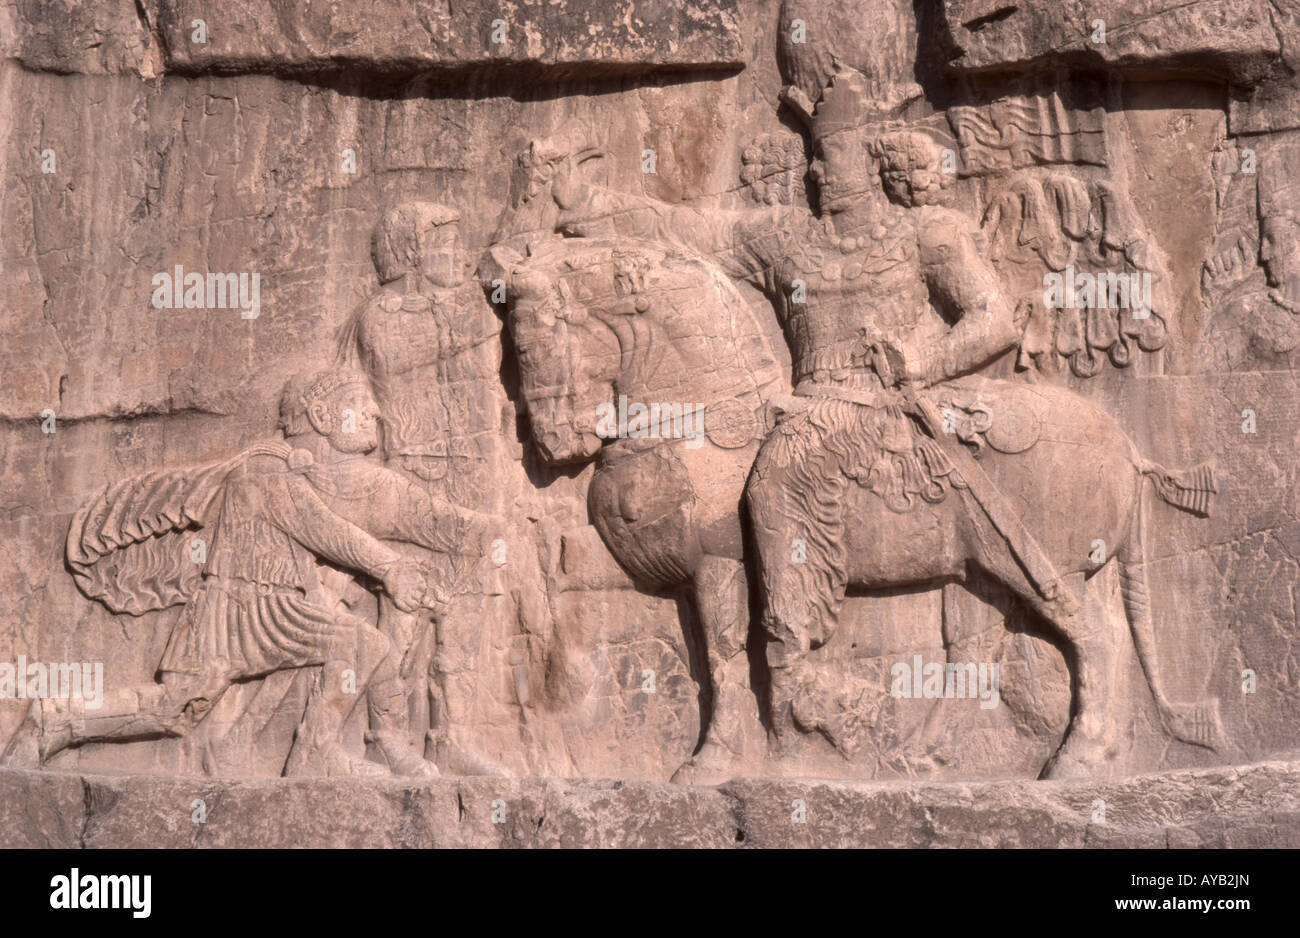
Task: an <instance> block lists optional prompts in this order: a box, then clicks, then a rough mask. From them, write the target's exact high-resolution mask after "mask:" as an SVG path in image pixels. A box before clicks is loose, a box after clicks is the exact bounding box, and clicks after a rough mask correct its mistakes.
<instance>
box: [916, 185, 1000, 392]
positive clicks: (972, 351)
mask: <svg viewBox="0 0 1300 938" xmlns="http://www.w3.org/2000/svg"><path fill="white" fill-rule="evenodd" d="M922 211H923V217H922V220H921V224H920V225H919V227H918V232H917V234H918V241H919V248H920V260H921V269H922V272H923V274H924V276H925V280H926V283H927V284H928V286H929V288H930V298H931V300H932V301H933V302H934V304H935V305H936V306H937V307H938V308H939V309H940V310H941V311H942V312H943V313H944V314H945V315H946V316H947V318H949V319H950V320H953V321H954V323H953V326H952V328H951V329H949V330H948V332H947V333H945V334H944V336H943V337H942V338H941V339H940V340H939V341H938V342H936V343H934V345H933V346H932V347H931V348H928V349H924V350H918V351H919V354H917V355H916V356H915V360H909V361H908V363H907V372H908V375H907V376H908V377H909V378H911V379H913V380H920V381H922V382H924V383H926V384H933V383H935V382H937V381H943V380H945V379H946V378H952V377H955V376H957V375H962V374H966V373H968V372H971V371H974V370H976V369H977V368H979V367H981V366H982V365H985V364H987V363H988V362H990V361H992V360H993V359H994V358H997V357H998V356H999V355H1001V354H1002V353H1003V352H1005V351H1006V350H1007V349H1009V348H1011V347H1012V346H1014V345H1015V344H1016V342H1017V340H1018V338H1019V336H1018V335H1017V333H1016V323H1015V310H1014V308H1013V306H1012V304H1011V302H1010V301H1009V300H1008V298H1007V296H1006V294H1005V292H1004V291H1003V289H1002V284H1001V281H1000V280H999V279H998V275H997V272H996V271H995V270H994V269H993V267H992V266H991V265H990V264H989V263H988V261H986V260H985V259H984V258H983V256H982V255H981V254H980V252H979V248H978V247H977V246H976V243H975V237H974V232H973V231H972V228H971V223H970V222H969V220H968V219H967V218H966V217H965V216H963V215H960V214H958V213H957V212H953V211H950V210H947V209H942V208H932V209H923V210H922Z"/></svg>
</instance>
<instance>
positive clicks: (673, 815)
mask: <svg viewBox="0 0 1300 938" xmlns="http://www.w3.org/2000/svg"><path fill="white" fill-rule="evenodd" d="M1298 773H1300V768H1297V764H1296V763H1294V762H1263V763H1256V764H1252V765H1245V766H1238V767H1236V768H1221V769H1200V770H1195V771H1181V772H1168V773H1164V774H1160V775H1144V776H1135V777H1133V778H1130V779H1127V780H1124V781H1116V782H1107V783H1096V782H1042V783H1035V782H1021V781H991V782H969V783H954V782H944V783H940V782H925V783H923V782H911V783H907V784H904V785H887V784H882V783H863V782H846V781H827V780H817V779H784V780H773V779H737V780H734V781H731V782H727V783H725V784H723V785H720V786H718V787H716V788H704V787H690V786H683V785H671V784H664V783H660V782H634V781H628V782H622V781H607V780H600V779H586V780H564V779H541V778H537V779H517V780H505V779H474V778H460V779H437V780H432V781H422V782H414V781H410V780H406V781H403V780H399V779H391V780H382V781H368V782H361V781H358V780H356V779H299V780H289V779H281V780H250V781H232V780H218V779H202V778H160V777H154V776H129V777H121V776H119V777H115V776H107V775H75V774H65V773H60V772H49V773H33V772H24V771H20V770H4V771H0V791H2V792H3V793H4V799H3V803H4V804H5V805H6V806H7V808H8V810H6V812H5V814H4V815H3V816H2V817H0V842H2V843H3V844H4V845H5V846H7V847H108V848H123V847H125V848H137V847H168V848H184V847H226V848H230V847H254V848H257V847H346V848H374V847H403V848H429V847H469V848H484V847H517V848H528V847H531V848H537V847H560V848H586V847H633V848H666V847H703V848H729V847H744V848H751V847H810V848H845V847H875V848H884V847H1003V848H1005V847H1033V848H1044V847H1048V848H1050V847H1067V848H1068V847H1120V848H1133V847H1139V848H1161V847H1176V848H1196V847H1205V848H1216V847H1217V848H1224V847H1228V848H1233V847H1293V848H1294V847H1296V846H1300V795H1298V793H1300V774H1298ZM15 802H18V803H22V804H27V805H28V806H29V808H28V810H27V811H25V812H24V811H17V810H12V808H11V807H10V806H12V805H13V804H14V803H15ZM1103 804H1104V808H1103ZM55 812H57V814H56V813H55ZM796 818H802V820H797V819H796Z"/></svg>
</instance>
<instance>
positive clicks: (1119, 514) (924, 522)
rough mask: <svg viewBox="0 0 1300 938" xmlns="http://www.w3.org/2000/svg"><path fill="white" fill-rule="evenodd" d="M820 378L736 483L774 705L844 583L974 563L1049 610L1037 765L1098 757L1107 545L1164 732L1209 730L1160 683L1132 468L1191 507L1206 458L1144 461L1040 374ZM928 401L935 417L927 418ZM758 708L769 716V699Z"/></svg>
mask: <svg viewBox="0 0 1300 938" xmlns="http://www.w3.org/2000/svg"><path fill="white" fill-rule="evenodd" d="M833 394H834V389H831V390H830V391H828V392H827V394H826V396H821V397H810V398H808V399H805V400H804V401H803V402H802V405H801V407H799V408H795V409H794V410H793V412H791V413H789V414H788V415H787V416H786V418H785V419H784V420H783V421H781V422H780V423H779V424H778V425H777V426H776V428H775V429H774V430H773V431H772V433H771V434H770V436H769V437H768V439H767V441H766V442H765V443H764V445H763V447H762V448H761V450H760V452H759V454H758V456H757V458H756V460H755V464H754V467H753V472H752V474H751V477H750V479H749V482H748V484H747V486H746V494H745V499H746V504H747V505H748V508H749V516H750V521H751V525H752V531H753V545H754V546H753V554H754V558H753V559H754V562H755V566H756V568H757V575H758V582H759V591H760V594H761V600H760V602H761V606H762V613H761V615H762V625H763V628H764V629H765V630H766V632H767V634H768V636H769V645H768V648H767V657H768V664H769V673H770V675H771V679H772V701H771V705H772V707H773V709H774V711H781V710H784V709H788V708H790V707H791V706H792V702H793V700H794V698H795V696H796V694H797V693H798V688H799V685H800V684H801V682H802V680H803V677H804V673H803V670H802V667H801V665H802V662H803V660H804V657H805V656H806V655H807V654H808V652H809V651H810V650H811V649H812V648H815V647H818V646H820V645H822V644H824V643H825V642H826V641H827V640H828V639H829V637H830V636H831V635H832V634H833V633H834V631H835V629H836V627H837V624H838V616H839V614H840V610H841V607H842V604H843V602H844V598H845V594H846V590H847V589H848V588H849V587H850V586H852V587H859V588H863V589H884V588H898V587H907V586H923V585H925V584H932V583H935V582H943V581H945V580H946V581H948V582H954V581H956V582H962V581H965V580H966V579H967V578H968V577H971V576H977V575H982V576H986V577H990V578H991V579H992V580H994V581H996V582H999V583H1001V584H1002V585H1003V586H1005V587H1006V588H1007V589H1009V590H1010V592H1011V593H1012V594H1013V595H1014V596H1015V597H1017V598H1019V599H1020V600H1021V601H1023V602H1024V603H1025V604H1026V605H1027V606H1028V607H1029V608H1031V609H1033V610H1034V611H1035V612H1037V613H1038V614H1039V615H1040V616H1041V617H1042V618H1043V619H1045V620H1046V621H1047V623H1048V624H1049V625H1051V626H1053V627H1054V628H1055V629H1056V630H1057V631H1058V632H1059V633H1060V634H1061V635H1062V636H1063V637H1064V639H1065V640H1066V643H1067V648H1068V649H1069V651H1070V652H1071V654H1072V657H1073V659H1074V660H1073V665H1074V667H1073V672H1074V673H1073V681H1072V685H1073V694H1072V697H1073V700H1072V716H1071V720H1070V723H1069V725H1068V727H1067V730H1066V734H1065V736H1064V737H1063V739H1062V741H1061V743H1060V744H1059V746H1058V748H1057V749H1056V751H1055V752H1054V753H1053V754H1052V755H1051V757H1050V758H1049V759H1048V760H1047V762H1046V764H1045V765H1044V766H1043V768H1042V772H1041V777H1044V778H1069V777H1084V776H1090V775H1095V774H1097V773H1098V772H1099V771H1104V769H1105V765H1106V762H1107V760H1108V759H1111V758H1113V756H1114V753H1115V744H1116V739H1115V727H1114V725H1113V720H1112V719H1111V708H1110V694H1111V682H1110V679H1109V675H1110V674H1111V673H1112V672H1111V665H1112V663H1113V661H1114V658H1113V656H1114V655H1115V654H1116V653H1117V649H1116V648H1115V647H1114V643H1113V641H1112V640H1110V639H1109V637H1108V636H1107V635H1106V634H1105V632H1104V630H1102V629H1100V628H1099V627H1098V625H1097V624H1096V623H1090V622H1088V621H1087V620H1086V619H1085V616H1084V614H1083V604H1082V601H1081V599H1082V597H1081V590H1082V584H1083V581H1084V580H1085V579H1086V578H1090V577H1091V576H1093V575H1095V574H1096V573H1097V572H1099V571H1100V570H1101V569H1103V567H1104V566H1105V565H1106V564H1108V563H1111V562H1112V560H1113V562H1114V563H1116V564H1118V573H1119V582H1120V591H1121V595H1122V598H1123V605H1124V609H1125V614H1126V617H1127V619H1128V624H1129V627H1130V630H1131V632H1132V635H1133V640H1134V647H1135V650H1136V652H1137V655H1138V658H1139V661H1140V663H1141V665H1142V668H1143V672H1144V674H1145V677H1146V680H1147V684H1148V686H1149V687H1150V689H1151V692H1152V695H1153V697H1154V699H1155V704H1156V709H1157V712H1158V714H1159V716H1160V719H1161V721H1162V723H1163V725H1164V727H1165V729H1166V731H1167V732H1169V733H1170V734H1171V735H1173V736H1175V737H1176V738H1178V739H1181V740H1183V741H1185V742H1189V743H1193V744H1196V745H1200V746H1204V747H1207V748H1211V749H1213V748H1217V747H1218V746H1219V745H1220V744H1221V742H1222V728H1221V725H1220V721H1219V714H1218V708H1217V703H1218V702H1217V700H1210V701H1207V702H1205V703H1204V704H1201V705H1180V704H1174V703H1171V702H1170V701H1169V699H1168V697H1167V696H1166V695H1165V693H1164V691H1163V690H1162V688H1161V682H1160V680H1159V675H1158V671H1157V668H1156V664H1155V647H1154V625H1153V620H1152V615H1151V607H1150V600H1149V596H1148V590H1147V580H1146V573H1145V562H1146V553H1145V548H1144V545H1143V537H1142V516H1143V513H1144V493H1145V490H1146V486H1147V482H1148V480H1151V481H1153V482H1154V483H1155V486H1154V487H1155V490H1156V492H1157V493H1158V495H1159V496H1160V498H1161V499H1162V500H1163V501H1164V502H1165V503H1167V504H1168V505H1171V506H1173V507H1175V508H1178V509H1181V510H1184V511H1187V512H1189V513H1191V514H1194V515H1197V516H1202V517H1203V516H1205V515H1207V514H1208V513H1209V511H1210V504H1211V500H1212V496H1213V494H1214V492H1215V484H1214V477H1213V469H1212V466H1210V465H1209V464H1203V465H1201V466H1197V467H1195V468H1193V469H1190V470H1187V471H1184V472H1172V471H1170V470H1168V469H1166V468H1164V467H1163V466H1160V465H1159V464H1157V463H1154V462H1151V461H1149V460H1147V459H1145V458H1144V457H1143V456H1142V455H1141V454H1140V453H1139V452H1138V450H1137V447H1136V446H1135V445H1134V443H1133V442H1132V440H1130V439H1129V437H1128V436H1127V435H1126V434H1125V433H1124V431H1123V430H1122V429H1121V428H1120V426H1119V424H1117V423H1116V422H1115V420H1114V419H1112V418H1111V417H1110V416H1109V415H1108V414H1106V413H1105V412H1103V411H1102V410H1100V409H1098V408H1096V407H1094V406H1093V405H1091V404H1090V403H1088V402H1087V401H1086V400H1085V399H1083V398H1082V397H1080V396H1078V395H1076V394H1074V393H1072V392H1070V391H1068V390H1065V389H1062V388H1057V387H1053V386H1050V385H1042V384H1026V383H1020V382H1010V381H995V380H990V379H984V378H977V377H975V378H966V379H958V380H956V381H953V382H949V383H947V384H941V385H937V386H935V387H933V388H930V389H927V390H917V389H907V390H906V391H898V390H894V389H893V388H892V387H891V386H890V382H888V381H885V380H882V381H880V382H879V384H877V385H876V388H875V389H874V390H871V389H870V388H866V387H864V388H863V390H862V391H861V392H841V393H840V396H839V397H836V396H833ZM918 398H919V399H922V400H923V401H928V411H927V409H926V405H922V404H918V403H917V400H918ZM927 413H928V414H929V415H930V416H931V417H932V418H933V417H937V416H938V415H940V414H942V415H943V418H942V420H941V421H931V422H930V423H929V424H927V421H926V419H925V418H926V414H927ZM935 422H938V423H941V426H934V425H933V423H935ZM927 425H928V426H929V430H930V432H929V433H925V432H922V430H921V428H922V427H925V426H927ZM941 437H944V438H946V439H940V438H941ZM941 444H943V445H941ZM976 482H982V483H983V484H982V485H976V484H974V483H976ZM994 502H1001V504H994ZM792 545H798V549H797V550H792ZM1013 545H1014V546H1013ZM772 722H773V726H774V727H780V726H781V721H780V720H779V719H778V717H777V714H776V713H775V712H774V714H773V721H772Z"/></svg>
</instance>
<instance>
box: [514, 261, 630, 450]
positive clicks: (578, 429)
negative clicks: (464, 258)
mask: <svg viewBox="0 0 1300 938" xmlns="http://www.w3.org/2000/svg"><path fill="white" fill-rule="evenodd" d="M576 292H578V291H575V290H574V288H573V284H572V282H571V280H569V279H568V278H566V277H565V276H564V275H563V274H561V273H559V272H557V271H554V270H552V269H548V267H546V266H541V267H535V266H531V265H528V264H525V265H523V266H522V267H520V268H516V270H515V271H514V272H513V275H512V276H511V278H510V286H509V296H510V303H509V308H510V315H509V322H510V330H511V335H512V336H513V337H514V343H515V352H516V354H517V356H518V359H519V382H520V387H521V391H522V393H523V397H524V402H525V404H526V405H527V407H528V419H529V425H530V427H531V429H532V436H533V442H534V443H535V444H536V445H537V448H538V450H539V451H540V452H541V455H542V456H543V458H545V459H546V461H547V462H548V463H551V464H553V465H562V464H565V463H575V462H584V461H586V460H588V459H591V458H592V457H593V456H595V455H596V452H597V451H598V450H599V449H600V447H601V444H602V442H603V441H602V439H601V438H600V437H599V436H597V435H596V421H597V413H598V408H599V406H600V405H601V404H602V403H606V402H608V401H609V400H610V398H611V397H612V396H613V382H614V379H615V377H616V373H617V369H618V361H619V355H618V347H617V343H616V342H614V341H613V338H612V336H610V335H609V333H608V330H607V329H606V328H605V327H604V326H603V325H602V323H601V322H600V321H599V320H598V319H596V318H595V317H593V316H592V315H590V309H589V307H588V306H587V305H585V304H584V302H583V301H582V299H581V297H580V296H577V295H575V293H576Z"/></svg>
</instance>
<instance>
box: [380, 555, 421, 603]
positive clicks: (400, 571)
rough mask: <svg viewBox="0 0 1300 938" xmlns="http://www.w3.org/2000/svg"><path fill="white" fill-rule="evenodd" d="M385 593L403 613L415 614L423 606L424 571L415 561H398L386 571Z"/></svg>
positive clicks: (384, 577)
mask: <svg viewBox="0 0 1300 938" xmlns="http://www.w3.org/2000/svg"><path fill="white" fill-rule="evenodd" d="M383 583H384V592H385V593H387V594H388V595H389V596H390V597H391V598H392V600H393V605H394V606H396V607H397V608H398V609H400V610H401V611H402V612H415V611H416V610H417V609H419V608H420V607H421V605H423V602H422V601H423V599H424V593H425V580H424V570H423V569H421V567H420V565H419V564H418V563H416V562H415V561H414V560H398V561H396V562H395V563H392V564H390V565H389V566H388V568H387V569H386V570H384V575H383Z"/></svg>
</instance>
